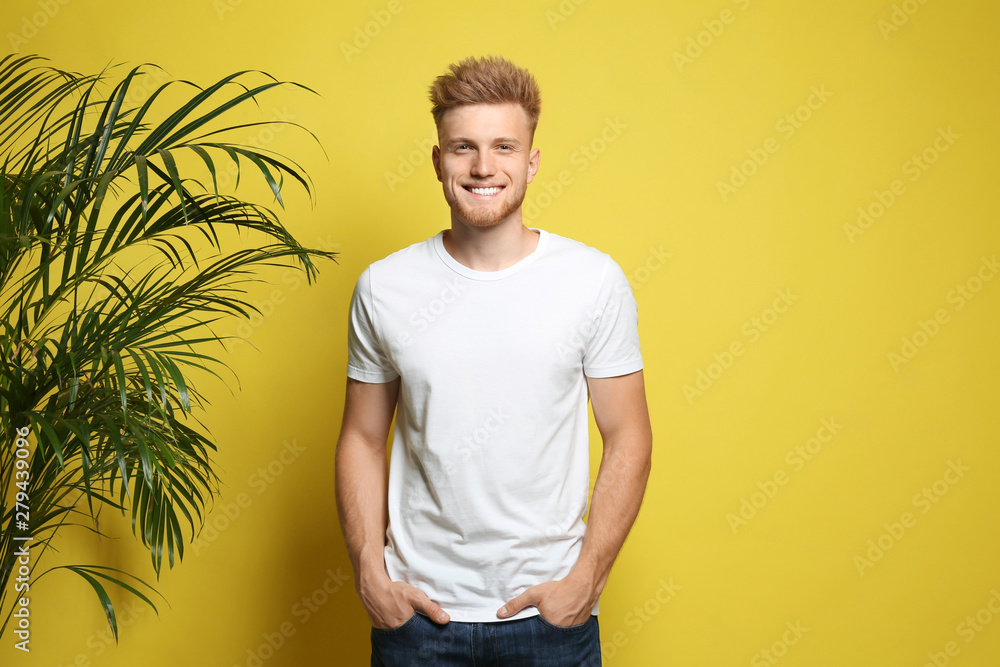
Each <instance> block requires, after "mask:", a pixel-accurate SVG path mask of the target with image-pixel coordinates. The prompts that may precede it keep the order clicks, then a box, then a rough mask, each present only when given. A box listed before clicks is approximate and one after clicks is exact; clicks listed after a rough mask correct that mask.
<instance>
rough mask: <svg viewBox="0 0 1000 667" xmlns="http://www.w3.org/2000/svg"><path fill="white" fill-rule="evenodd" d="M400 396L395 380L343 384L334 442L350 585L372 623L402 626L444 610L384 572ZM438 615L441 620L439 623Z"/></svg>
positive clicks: (337, 484)
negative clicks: (390, 442) (390, 463)
mask: <svg viewBox="0 0 1000 667" xmlns="http://www.w3.org/2000/svg"><path fill="white" fill-rule="evenodd" d="M398 396H399V378H398V377H397V378H396V379H394V380H392V381H390V382H383V383H369V382H360V381H358V380H354V379H352V378H348V379H347V390H346V393H345V396H344V419H343V423H342V424H341V427H340V438H339V439H338V441H337V455H336V473H335V474H336V486H337V512H338V514H339V515H340V526H341V529H342V530H343V531H344V541H345V543H346V544H347V551H348V554H349V555H350V558H351V565H352V566H353V568H354V586H355V589H356V590H357V591H358V595H359V596H360V597H361V602H362V603H363V604H364V606H365V610H366V611H367V612H368V615H369V616H370V617H371V620H372V624H373V625H375V626H376V627H380V628H392V627H396V626H398V625H401V624H402V623H403V622H404V621H406V619H408V618H409V617H410V616H411V615H412V614H413V612H414V611H416V610H420V611H423V612H424V613H425V614H427V615H428V616H429V617H430V618H432V619H436V620H438V622H443V621H447V620H448V617H447V614H445V613H444V611H443V610H442V609H441V608H440V607H439V606H437V605H436V604H434V603H433V602H431V601H430V599H429V598H428V597H427V595H426V594H424V593H423V592H422V591H420V590H418V589H417V588H415V587H413V586H410V585H409V584H406V583H403V582H393V581H392V580H390V579H389V575H388V574H387V573H386V571H385V556H384V551H383V549H384V548H385V529H386V526H387V524H388V521H389V511H388V488H389V484H388V469H387V466H386V461H387V457H386V442H387V439H388V437H389V426H390V425H391V424H392V415H393V412H394V411H395V409H396V400H397V398H398ZM442 616H443V618H442Z"/></svg>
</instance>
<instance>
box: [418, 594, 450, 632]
mask: <svg viewBox="0 0 1000 667" xmlns="http://www.w3.org/2000/svg"><path fill="white" fill-rule="evenodd" d="M413 608H414V609H419V610H420V611H422V612H424V613H425V614H426V615H427V616H428V617H430V619H431V620H432V621H434V622H435V623H441V624H444V623H447V622H448V621H450V620H451V618H450V617H449V616H448V614H447V612H445V610H444V609H442V608H441V607H439V606H438V605H436V604H434V603H433V602H431V599H430V598H429V597H427V594H426V593H424V592H423V591H420V595H419V597H418V598H417V601H416V604H415V605H413Z"/></svg>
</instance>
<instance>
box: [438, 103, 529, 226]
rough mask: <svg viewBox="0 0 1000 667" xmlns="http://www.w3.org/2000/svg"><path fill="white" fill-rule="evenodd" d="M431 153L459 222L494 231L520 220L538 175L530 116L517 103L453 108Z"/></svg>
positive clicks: (454, 215)
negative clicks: (501, 223)
mask: <svg viewBox="0 0 1000 667" xmlns="http://www.w3.org/2000/svg"><path fill="white" fill-rule="evenodd" d="M438 141H439V142H440V145H439V146H435V147H434V150H433V152H432V153H431V157H432V160H433V162H434V171H436V172H437V177H438V180H439V181H441V183H442V185H443V188H444V198H445V200H446V201H447V202H448V205H449V206H450V207H451V212H452V217H453V218H454V217H456V216H457V217H458V218H460V219H461V220H463V221H465V222H466V223H468V224H470V225H473V226H475V227H490V226H493V225H496V224H498V223H500V222H503V221H504V220H507V219H508V218H510V217H511V216H516V217H517V220H518V221H520V218H521V202H523V201H524V195H525V192H526V191H527V189H528V183H530V182H531V181H532V179H533V178H534V177H535V172H537V171H538V163H539V151H538V149H537V148H536V149H534V150H531V126H530V125H529V123H528V114H527V112H526V111H525V110H524V109H523V108H522V107H521V105H519V104H471V105H463V106H459V107H455V108H454V109H449V110H448V111H447V112H446V113H445V114H444V117H443V118H442V119H441V125H440V127H439V128H438Z"/></svg>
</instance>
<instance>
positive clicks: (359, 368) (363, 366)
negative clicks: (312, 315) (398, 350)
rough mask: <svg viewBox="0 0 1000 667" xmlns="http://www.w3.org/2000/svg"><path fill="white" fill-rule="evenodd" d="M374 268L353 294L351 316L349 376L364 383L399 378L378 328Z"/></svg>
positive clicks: (364, 273) (349, 317) (365, 275)
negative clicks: (386, 352)
mask: <svg viewBox="0 0 1000 667" xmlns="http://www.w3.org/2000/svg"><path fill="white" fill-rule="evenodd" d="M375 316H376V314H375V312H374V300H373V298H372V287H371V267H370V266H369V267H368V268H366V269H365V270H364V271H363V272H362V273H361V276H360V277H359V278H358V282H357V283H356V284H355V285H354V293H353V294H352V295H351V306H350V310H349V312H348V317H347V320H348V322H347V377H350V378H353V379H355V380H360V381H362V382H389V381H391V380H394V379H395V378H397V377H399V373H398V372H396V369H395V368H394V367H393V365H392V362H391V361H390V360H389V358H388V356H386V354H385V351H384V350H383V348H382V344H381V343H380V342H379V337H378V335H377V334H376V330H375Z"/></svg>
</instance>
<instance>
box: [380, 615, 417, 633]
mask: <svg viewBox="0 0 1000 667" xmlns="http://www.w3.org/2000/svg"><path fill="white" fill-rule="evenodd" d="M416 620H417V612H416V611H414V612H413V613H412V614H410V617H409V618H408V619H406V620H405V621H403V623H402V625H397V626H396V627H394V628H376V627H375V626H374V625H373V626H372V632H376V633H381V634H392V633H394V632H401V631H402V630H405V629H406V628H408V627H410V626H411V625H413V623H414V621H416Z"/></svg>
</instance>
